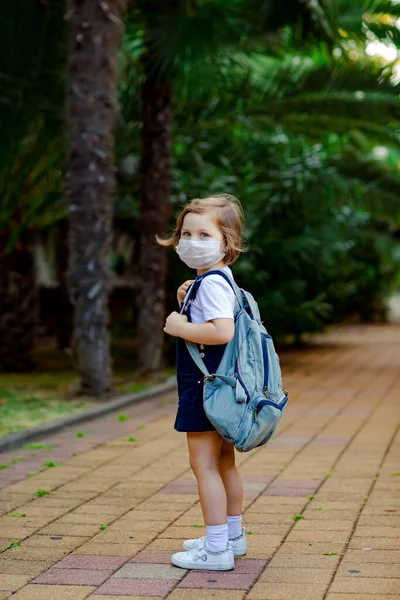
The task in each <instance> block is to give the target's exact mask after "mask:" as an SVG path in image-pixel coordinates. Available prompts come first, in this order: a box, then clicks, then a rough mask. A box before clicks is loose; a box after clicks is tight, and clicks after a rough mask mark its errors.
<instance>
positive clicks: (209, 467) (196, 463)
mask: <svg viewBox="0 0 400 600" xmlns="http://www.w3.org/2000/svg"><path fill="white" fill-rule="evenodd" d="M189 462H190V466H191V469H192V471H193V473H194V474H195V476H196V477H197V476H199V475H201V474H202V473H206V472H210V471H218V463H217V462H216V461H214V460H209V459H207V458H205V457H202V456H190V457H189Z"/></svg>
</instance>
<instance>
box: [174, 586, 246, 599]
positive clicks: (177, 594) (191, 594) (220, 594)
mask: <svg viewBox="0 0 400 600" xmlns="http://www.w3.org/2000/svg"><path fill="white" fill-rule="evenodd" d="M245 595H246V592H243V591H240V590H226V591H225V592H224V591H223V590H205V589H195V588H192V589H186V590H185V589H182V588H175V589H174V590H173V592H172V593H171V594H170V595H169V596H168V597H167V598H168V600H244V597H245Z"/></svg>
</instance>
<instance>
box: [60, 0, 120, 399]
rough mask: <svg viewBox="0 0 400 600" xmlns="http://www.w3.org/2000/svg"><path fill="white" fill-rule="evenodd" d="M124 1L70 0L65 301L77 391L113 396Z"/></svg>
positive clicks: (68, 14) (68, 11) (68, 13)
mask: <svg viewBox="0 0 400 600" xmlns="http://www.w3.org/2000/svg"><path fill="white" fill-rule="evenodd" d="M124 4H125V0H107V2H104V1H102V0H68V2H67V6H68V10H67V15H66V18H67V20H68V21H69V65H68V66H69V77H70V81H69V91H68V104H67V108H68V127H69V136H70V137H69V152H68V174H67V198H68V203H69V215H70V224H69V225H70V227H69V273H68V280H69V286H70V298H71V302H72V304H73V305H74V308H75V310H74V337H75V343H76V347H77V355H78V369H79V372H80V376H81V382H80V389H79V392H80V393H82V394H89V395H93V396H104V395H107V394H109V393H110V391H111V389H112V383H111V366H110V354H109V335H108V327H107V326H108V295H109V289H110V280H111V269H110V264H109V260H108V257H109V254H110V251H111V239H112V205H113V194H114V189H115V178H114V160H113V126H114V121H115V118H116V115H117V108H118V103H117V91H116V82H117V51H118V45H119V42H120V39H121V35H122V31H123V23H122V20H121V14H122V10H123V8H124Z"/></svg>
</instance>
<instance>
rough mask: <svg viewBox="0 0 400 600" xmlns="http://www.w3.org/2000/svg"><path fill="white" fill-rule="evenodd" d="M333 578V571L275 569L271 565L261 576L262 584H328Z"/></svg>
mask: <svg viewBox="0 0 400 600" xmlns="http://www.w3.org/2000/svg"><path fill="white" fill-rule="evenodd" d="M331 578H332V570H325V569H314V568H311V567H310V568H301V569H297V568H291V569H287V568H285V567H284V568H279V567H278V568H274V567H271V566H270V565H269V566H268V568H267V569H266V570H265V571H264V573H262V574H261V577H260V579H259V582H260V583H274V582H276V583H312V584H314V583H320V584H328V583H329V582H330V580H331Z"/></svg>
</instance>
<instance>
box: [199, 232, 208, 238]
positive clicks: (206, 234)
mask: <svg viewBox="0 0 400 600" xmlns="http://www.w3.org/2000/svg"><path fill="white" fill-rule="evenodd" d="M202 235H205V236H206V237H210V236H209V235H208V233H204V231H203V233H201V234H200V236H202Z"/></svg>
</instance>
